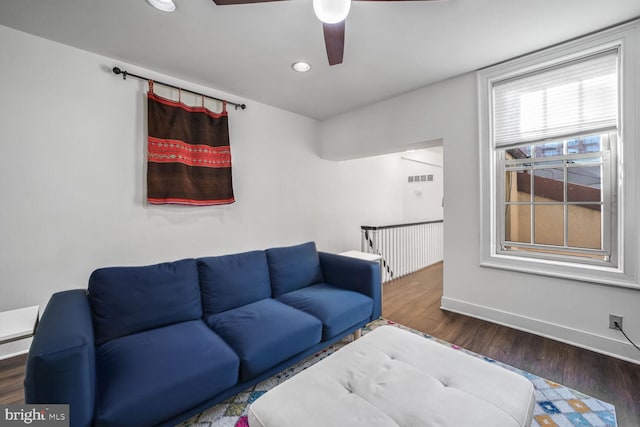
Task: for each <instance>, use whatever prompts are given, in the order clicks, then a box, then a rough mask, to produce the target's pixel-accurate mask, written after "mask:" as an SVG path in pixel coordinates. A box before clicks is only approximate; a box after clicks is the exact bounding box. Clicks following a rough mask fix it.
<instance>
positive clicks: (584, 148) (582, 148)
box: [567, 135, 602, 154]
mask: <svg viewBox="0 0 640 427" xmlns="http://www.w3.org/2000/svg"><path fill="white" fill-rule="evenodd" d="M600 151H602V144H601V138H600V135H591V136H586V137H583V138H576V139H571V140H569V141H567V153H568V154H584V153H597V152H600Z"/></svg>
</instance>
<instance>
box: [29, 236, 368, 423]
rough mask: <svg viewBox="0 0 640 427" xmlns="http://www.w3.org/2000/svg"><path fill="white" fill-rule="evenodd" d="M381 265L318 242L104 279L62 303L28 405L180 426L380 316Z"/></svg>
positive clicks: (105, 419)
mask: <svg viewBox="0 0 640 427" xmlns="http://www.w3.org/2000/svg"><path fill="white" fill-rule="evenodd" d="M380 299H381V294H380V272H379V268H378V265H377V264H375V263H370V262H367V261H362V260H357V259H353V258H347V257H344V256H340V255H335V254H329V253H324V252H317V250H316V246H315V244H314V243H313V242H309V243H305V244H302V245H296V246H289V247H281V248H272V249H267V250H266V251H252V252H245V253H240V254H233V255H225V256H216V257H207V258H199V259H184V260H180V261H175V262H168V263H163V264H157V265H151V266H141V267H109V268H102V269H99V270H96V271H94V272H93V273H92V275H91V277H90V279H89V286H88V290H84V289H77V290H70V291H64V292H59V293H56V294H54V295H53V296H52V297H51V300H50V301H49V303H48V305H47V308H46V310H45V311H44V313H43V315H42V319H41V320H40V324H39V326H38V329H37V331H36V334H35V336H34V340H33V343H32V345H31V349H30V351H29V356H28V359H27V367H26V376H25V402H26V403H30V404H35V403H50V404H53V403H67V404H69V405H70V420H71V425H72V426H90V425H95V426H101V427H102V426H104V427H107V426H110V427H111V426H113V427H115V426H118V427H122V426H137V427H143V426H154V425H167V426H169V425H175V424H178V423H179V422H181V421H183V420H185V419H187V418H189V417H191V416H193V415H194V414H197V413H198V412H200V411H202V410H205V409H207V408H209V407H211V406H212V405H214V404H216V403H218V402H221V401H223V400H224V399H226V398H228V397H230V396H233V395H234V394H236V393H238V392H240V391H242V390H243V389H246V388H247V387H249V386H251V385H254V384H256V383H258V382H260V381H262V380H264V379H266V378H268V377H269V376H271V375H273V374H274V373H276V372H278V371H280V370H282V369H284V368H286V367H288V366H290V365H292V364H293V363H295V362H297V361H299V360H301V359H303V358H304V357H307V356H309V355H311V354H313V353H315V352H317V351H318V350H320V349H322V348H323V347H326V346H328V345H330V344H331V343H333V342H336V341H338V340H340V339H342V338H343V337H344V336H346V335H348V334H351V333H353V332H355V331H356V330H358V329H359V328H361V327H362V326H364V325H365V324H366V323H368V322H370V321H372V320H375V319H376V318H378V317H379V316H380V314H381V313H380V307H381V303H380Z"/></svg>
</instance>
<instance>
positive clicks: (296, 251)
mask: <svg viewBox="0 0 640 427" xmlns="http://www.w3.org/2000/svg"><path fill="white" fill-rule="evenodd" d="M267 260H268V262H269V274H270V277H271V287H272V289H273V297H274V298H278V297H279V296H280V295H283V294H286V293H287V292H291V291H295V290H296V289H301V288H304V287H307V286H310V285H313V284H315V283H320V282H322V281H323V278H322V269H321V268H320V258H319V257H318V251H317V250H316V244H315V243H314V242H308V243H303V244H301V245H296V246H287V247H283V248H272V249H267Z"/></svg>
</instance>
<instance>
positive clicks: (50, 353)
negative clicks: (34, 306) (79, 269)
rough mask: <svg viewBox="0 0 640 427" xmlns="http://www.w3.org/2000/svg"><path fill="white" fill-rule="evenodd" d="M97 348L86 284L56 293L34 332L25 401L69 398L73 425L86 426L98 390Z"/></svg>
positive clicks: (53, 401)
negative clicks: (96, 370) (85, 288)
mask: <svg viewBox="0 0 640 427" xmlns="http://www.w3.org/2000/svg"><path fill="white" fill-rule="evenodd" d="M95 364H96V363H95V348H94V340H93V325H92V321H91V311H90V309H89V303H88V301H87V296H86V290H83V289H76V290H71V291H64V292H59V293H56V294H54V295H53V296H52V297H51V299H50V300H49V303H48V304H47V308H46V309H45V311H44V313H43V314H42V318H41V320H40V323H39V325H38V328H37V330H36V333H35V335H34V337H33V342H32V343H31V349H30V350H29V356H28V357H27V367H26V374H25V381H24V394H25V403H28V404H37V403H43V404H44V403H50V404H68V405H69V411H70V417H69V418H70V420H71V425H72V426H90V425H91V423H92V421H93V412H94V406H95V395H96V373H95Z"/></svg>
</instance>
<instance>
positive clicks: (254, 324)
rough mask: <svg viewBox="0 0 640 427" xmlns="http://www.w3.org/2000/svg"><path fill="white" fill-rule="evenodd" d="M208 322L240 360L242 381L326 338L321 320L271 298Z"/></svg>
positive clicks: (214, 317)
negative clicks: (323, 335)
mask: <svg viewBox="0 0 640 427" xmlns="http://www.w3.org/2000/svg"><path fill="white" fill-rule="evenodd" d="M205 320H206V322H207V324H208V325H209V326H210V327H211V328H212V329H213V330H214V331H215V332H216V333H217V334H218V335H220V336H221V337H222V338H223V339H224V340H225V341H226V342H227V343H229V345H230V346H231V348H233V350H234V351H235V352H236V353H237V354H238V356H240V380H241V381H247V380H250V379H251V378H253V377H255V376H256V375H258V374H260V373H262V372H264V371H266V370H268V369H269V368H272V367H274V366H276V365H277V364H279V363H281V362H283V361H285V360H287V359H288V358H290V357H293V356H295V355H296V354H298V353H300V352H302V351H304V350H306V349H308V348H309V347H311V346H313V345H314V344H317V343H319V342H320V338H321V336H322V323H321V322H320V320H318V319H317V318H315V317H313V316H311V315H310V314H307V313H305V312H303V311H300V310H296V309H295V308H293V307H290V306H288V305H285V304H282V303H281V302H278V301H276V300H274V299H271V298H268V299H265V300H262V301H258V302H254V303H252V304H248V305H246V306H243V307H238V308H235V309H233V310H229V311H225V312H223V313H218V314H213V315H210V316H207V317H206V319H205Z"/></svg>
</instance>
